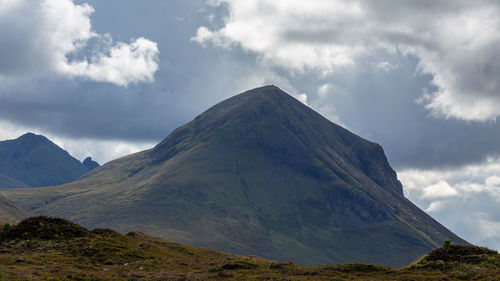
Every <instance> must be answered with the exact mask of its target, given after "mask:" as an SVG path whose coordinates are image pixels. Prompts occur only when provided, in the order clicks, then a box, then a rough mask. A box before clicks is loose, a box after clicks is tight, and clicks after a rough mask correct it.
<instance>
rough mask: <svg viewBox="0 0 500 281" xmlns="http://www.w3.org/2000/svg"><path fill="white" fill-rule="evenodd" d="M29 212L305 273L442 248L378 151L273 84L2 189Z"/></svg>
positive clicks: (440, 235) (408, 258)
mask: <svg viewBox="0 0 500 281" xmlns="http://www.w3.org/2000/svg"><path fill="white" fill-rule="evenodd" d="M2 193H3V194H5V195H6V196H7V197H9V198H11V199H12V200H13V201H15V202H17V203H19V204H20V205H21V206H23V207H25V208H27V209H29V210H31V211H33V212H34V213H36V214H44V215H51V216H61V217H64V218H68V219H71V220H74V221H76V222H78V223H81V224H83V225H85V226H87V227H110V228H113V229H116V230H118V231H120V232H127V231H131V230H140V231H144V232H146V233H148V234H151V235H155V236H160V237H163V238H167V239H170V240H174V241H178V242H183V243H189V244H193V245H197V246H204V247H211V248H216V249H219V250H223V251H227V252H231V253H237V254H245V255H249V254H253V255H258V256H262V257H265V258H270V259H276V260H284V261H288V260H290V261H293V262H297V263H302V264H328V263H345V262H367V263H375V264H381V265H389V266H395V267H400V266H403V265H406V264H408V263H410V262H412V261H413V260H415V259H416V258H418V257H420V256H422V255H424V254H425V253H426V252H428V251H430V250H431V249H433V248H436V247H438V245H441V244H442V243H443V241H445V240H447V239H451V240H453V242H454V243H458V244H466V242H465V241H464V240H462V239H461V238H459V237H457V236H456V235H455V234H453V233H452V232H450V231H449V230H448V229H446V228H445V227H443V226H442V225H441V224H439V223H438V222H437V221H435V220H434V219H432V218H431V217H430V216H428V215H427V214H426V213H424V212H423V211H421V210H420V209H419V208H417V207H416V206H415V205H414V204H412V203H411V202H410V201H409V200H407V199H406V198H405V197H404V195H403V193H402V186H401V184H400V182H399V181H398V180H397V177H396V173H395V172H394V170H393V169H392V168H391V167H390V165H389V163H388V161H387V159H386V156H385V154H384V151H383V149H382V147H381V146H380V145H378V144H376V143H373V142H370V141H367V140H365V139H363V138H361V137H359V136H356V135H355V134H353V133H351V132H349V131H347V130H345V129H343V128H342V127H340V126H338V125H335V124H333V123H332V122H330V121H328V120H327V119H325V118H324V117H322V116H321V115H320V114H318V113H317V112H315V111H314V110H312V109H310V108H309V107H307V106H306V105H304V104H302V103H301V102H299V101H297V100H296V99H294V98H293V97H291V96H289V95H288V94H286V93H285V92H283V91H281V90H280V89H279V88H277V87H275V86H266V87H262V88H257V89H254V90H250V91H247V92H245V93H242V94H239V95H237V96H234V97H232V98H229V99H227V100H225V101H223V102H221V103H219V104H217V105H215V106H213V107H212V108H210V109H208V110H207V111H205V112H204V113H203V114H201V115H199V116H198V117H196V118H195V119H194V120H193V121H191V122H189V123H187V124H185V125H183V126H181V127H179V128H177V129H176V130H175V131H173V132H172V133H171V134H170V135H169V136H168V137H167V138H165V139H164V140H163V141H162V142H161V143H159V144H158V145H157V146H155V147H154V148H152V149H150V150H146V151H142V152H139V153H135V154H132V155H129V156H126V157H122V158H120V159H117V160H115V161H111V162H109V163H107V164H105V165H103V166H101V167H100V168H97V169H95V170H93V171H92V172H90V173H89V174H87V175H85V176H83V177H82V178H81V179H80V180H78V181H75V182H72V183H69V184H66V185H63V186H59V187H47V188H40V189H20V190H18V189H15V190H4V191H2Z"/></svg>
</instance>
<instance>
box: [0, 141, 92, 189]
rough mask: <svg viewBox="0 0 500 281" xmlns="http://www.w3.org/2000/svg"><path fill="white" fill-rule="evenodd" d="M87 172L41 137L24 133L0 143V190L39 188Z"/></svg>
mask: <svg viewBox="0 0 500 281" xmlns="http://www.w3.org/2000/svg"><path fill="white" fill-rule="evenodd" d="M88 172H89V169H88V168H87V167H86V166H85V165H83V164H82V163H81V162H80V161H78V160H77V159H75V158H73V157H72V156H71V155H69V153H68V152H66V151H65V150H63V149H61V148H60V147H59V146H57V145H56V144H54V143H53V142H51V141H50V140H48V139H47V138H46V137H44V136H40V135H35V134H32V133H27V134H25V135H22V136H20V137H19V138H17V139H15V140H7V141H0V187H5V188H12V187H26V186H29V187H40V186H51V185H59V184H64V183H68V182H71V181H74V180H76V179H78V178H79V177H81V176H82V175H84V174H86V173H88Z"/></svg>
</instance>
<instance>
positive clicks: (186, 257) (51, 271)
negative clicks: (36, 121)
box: [0, 217, 500, 280]
mask: <svg viewBox="0 0 500 281" xmlns="http://www.w3.org/2000/svg"><path fill="white" fill-rule="evenodd" d="M0 240H1V243H0V266H1V269H0V270H1V278H2V279H3V280H224V279H227V280H269V279H272V280H352V279H356V280H499V279H500V255H499V254H498V253H497V252H496V251H492V250H489V249H486V248H480V247H475V246H461V245H447V246H445V247H442V248H439V249H436V250H434V251H432V252H430V253H429V254H428V255H426V256H424V257H423V258H421V259H420V260H419V261H416V262H415V263H413V264H411V265H409V266H407V267H405V268H402V269H392V268H389V267H382V266H376V265H369V264H359V263H358V264H342V265H324V266H302V265H296V264H292V263H288V262H277V261H272V260H266V259H262V258H259V257H255V256H239V255H231V254H227V253H223V252H220V251H216V250H211V249H206V248H199V247H192V246H187V245H182V244H179V243H174V242H169V241H167V240H163V239H158V238H154V237H150V236H147V235H145V234H142V233H139V232H130V233H128V234H126V235H122V234H120V233H118V232H115V231H113V230H109V229H94V230H92V231H89V230H87V229H86V228H84V227H82V226H80V225H77V224H74V223H72V222H69V221H66V220H63V219H57V218H49V217H31V218H28V219H25V220H23V221H21V222H20V223H19V224H17V225H14V226H9V225H7V226H4V227H3V230H2V232H1V235H0Z"/></svg>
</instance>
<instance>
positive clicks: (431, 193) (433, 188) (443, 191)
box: [422, 180, 457, 203]
mask: <svg viewBox="0 0 500 281" xmlns="http://www.w3.org/2000/svg"><path fill="white" fill-rule="evenodd" d="M455 195H457V191H456V190H455V189H454V188H453V187H451V186H450V185H449V184H448V183H447V182H446V181H444V180H440V181H439V182H438V183H435V184H433V185H429V186H427V187H425V188H424V189H423V194H422V198H424V199H437V198H446V197H451V196H455ZM433 203H434V202H433Z"/></svg>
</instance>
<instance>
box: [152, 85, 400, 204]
mask: <svg viewBox="0 0 500 281" xmlns="http://www.w3.org/2000/svg"><path fill="white" fill-rule="evenodd" d="M214 136H219V137H220V136H224V140H220V141H223V142H228V141H229V140H231V141H232V142H234V143H235V144H236V143H239V144H240V145H242V146H244V147H254V148H257V149H259V150H260V151H261V152H263V153H268V154H269V155H270V156H271V157H274V158H276V159H279V160H280V161H283V162H284V163H287V165H290V166H293V167H295V169H297V170H299V171H302V172H304V173H312V174H314V175H315V176H316V177H319V178H322V179H332V178H335V177H337V175H336V172H333V170H335V169H336V168H332V167H330V168H326V169H325V166H324V165H322V164H325V163H331V164H332V165H333V166H338V165H341V166H342V167H339V168H340V169H341V170H342V171H344V170H345V169H353V171H344V172H346V173H348V174H349V173H353V172H355V173H362V174H364V175H366V176H368V179H367V180H371V181H373V183H374V184H377V185H379V186H381V187H382V188H384V189H386V190H388V191H390V192H395V193H396V194H398V195H399V196H403V188H402V185H401V183H400V182H399V181H398V179H397V176H396V172H395V171H394V170H393V169H392V168H391V167H390V165H389V163H388V161H387V158H386V156H385V153H384V150H383V149H382V147H381V146H380V145H378V144H376V143H373V142H370V141H367V140H365V139H363V138H361V137H359V136H357V135H355V134H353V133H351V132H349V131H348V130H346V129H344V128H342V127H340V126H338V125H336V124H334V123H333V122H331V121H329V120H328V119H326V118H324V117H323V116H321V115H320V114H319V113H317V112H316V111H314V110H313V109H311V108H310V107H308V106H307V105H305V104H303V103H302V102H300V101H299V100H297V99H295V98H294V97H292V96H291V95H289V94H287V93H285V92H284V91H282V90H281V89H280V88H278V87H276V86H274V85H268V86H264V87H259V88H255V89H252V90H249V91H245V92H243V93H241V94H238V95H236V96H233V97H231V98H229V99H226V100H224V101H222V102H220V103H218V104H216V105H214V106H213V107H211V108H209V109H208V110H207V111H205V112H203V113H202V114H200V115H199V116H197V117H196V118H195V119H194V120H193V121H191V122H189V123H188V124H186V125H184V126H182V127H179V128H177V129H176V130H175V131H174V132H173V133H172V134H171V135H169V136H168V137H167V138H166V139H165V140H163V141H162V142H161V143H160V144H158V145H157V146H156V147H155V148H154V149H153V151H152V152H151V153H152V154H153V155H154V158H155V159H156V161H157V162H161V161H165V160H168V159H169V158H170V157H173V156H174V155H175V153H176V152H178V150H177V149H176V145H177V144H178V143H183V144H185V145H186V144H188V143H191V144H192V145H193V146H194V145H197V144H198V143H199V141H200V140H205V141H206V140H209V139H212V140H213V137H214ZM346 161H347V162H346ZM318 163H322V164H321V165H320V164H318ZM339 163H344V164H339ZM317 165H319V166H317ZM346 165H347V166H346ZM344 166H345V167H344ZM346 167H348V168H346ZM332 169H333V170H332Z"/></svg>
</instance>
